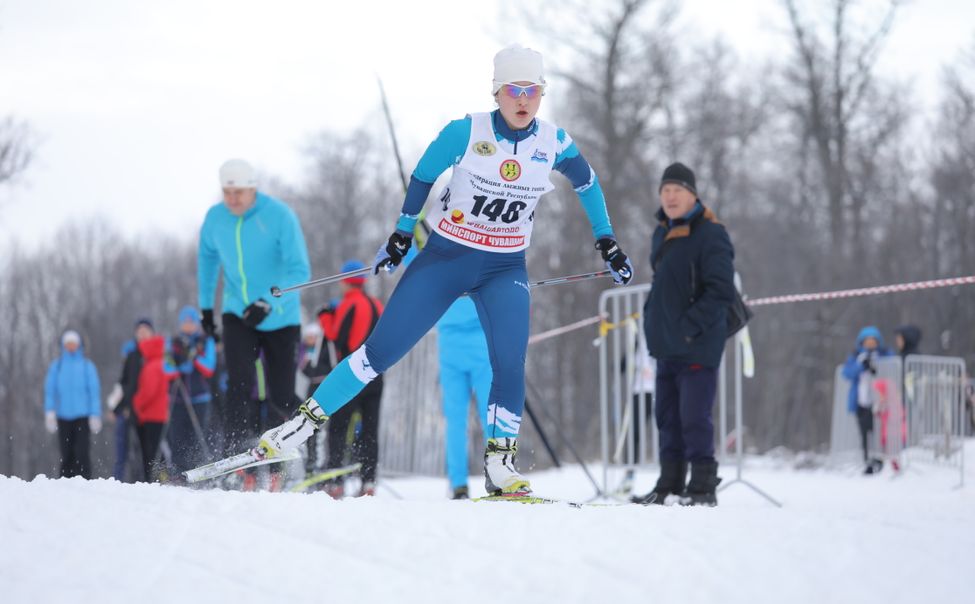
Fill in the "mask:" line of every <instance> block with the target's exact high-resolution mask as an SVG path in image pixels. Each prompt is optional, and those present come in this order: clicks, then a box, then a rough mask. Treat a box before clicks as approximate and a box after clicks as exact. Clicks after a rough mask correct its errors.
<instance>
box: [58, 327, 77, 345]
mask: <svg viewBox="0 0 975 604" xmlns="http://www.w3.org/2000/svg"><path fill="white" fill-rule="evenodd" d="M68 342H74V343H75V344H81V336H80V335H78V332H77V331H75V330H73V329H69V330H68V331H66V332H64V335H63V336H61V344H67V343H68Z"/></svg>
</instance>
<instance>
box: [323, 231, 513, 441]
mask: <svg viewBox="0 0 975 604" xmlns="http://www.w3.org/2000/svg"><path fill="white" fill-rule="evenodd" d="M465 293H467V294H469V295H470V297H471V299H472V300H473V301H474V305H475V306H476V307H477V315H478V317H479V318H480V320H481V326H482V327H483V328H484V335H485V336H486V337H487V343H488V352H489V354H490V358H491V370H492V372H493V374H494V377H493V379H492V381H491V394H490V396H489V399H488V418H487V436H488V438H503V437H517V436H518V431H519V429H520V428H521V414H522V411H523V410H524V407H525V351H526V350H527V348H528V330H529V307H530V305H531V295H530V293H529V289H528V270H527V269H526V267H525V253H524V251H521V252H512V253H508V254H505V253H498V252H485V251H481V250H475V249H473V248H469V247H466V246H463V245H460V244H456V243H453V242H450V241H447V240H446V239H444V238H443V237H440V236H438V235H431V237H430V239H429V241H427V244H426V246H425V247H424V248H423V251H421V252H420V254H419V255H418V256H417V257H416V260H414V261H413V262H412V264H410V265H409V266H408V267H407V268H406V273H405V274H404V275H403V278H402V279H400V282H399V283H398V284H397V286H396V289H395V290H393V294H392V296H390V298H389V302H388V303H387V304H386V310H385V311H384V312H383V314H382V316H381V317H380V318H379V322H378V323H377V324H376V328H375V329H374V330H373V332H372V334H371V335H370V336H369V338H368V339H366V342H365V344H363V346H362V348H360V349H359V350H357V351H355V352H353V353H352V354H351V355H349V356H348V357H346V358H345V359H343V360H342V362H341V363H339V364H338V366H337V367H336V368H335V370H333V371H332V372H331V373H329V374H328V375H327V376H326V377H325V379H324V380H323V381H322V383H321V385H320V386H319V387H318V389H317V390H315V393H314V394H313V395H312V398H314V399H315V400H316V401H318V404H319V405H321V407H322V409H323V410H324V411H325V413H326V414H328V415H331V414H332V413H334V412H335V411H337V410H338V409H340V408H341V407H342V406H343V405H345V404H346V403H347V402H349V401H350V400H351V399H352V397H354V396H355V395H356V394H358V392H359V391H360V390H362V388H364V387H365V385H366V384H367V383H369V381H371V380H372V379H374V378H375V377H376V375H378V374H380V373H383V372H384V371H386V370H387V369H389V368H390V367H392V366H393V365H395V364H396V362H397V361H399V360H400V359H401V358H403V356H404V355H405V354H406V353H407V352H409V351H410V349H411V348H413V346H415V345H416V343H417V342H419V341H420V338H422V337H423V335H424V334H426V333H427V332H428V331H429V330H430V329H431V328H432V327H433V326H434V324H435V323H436V322H437V320H438V319H439V318H440V316H441V315H443V313H444V311H446V310H447V308H448V307H449V306H450V305H451V304H452V303H453V301H454V300H456V299H457V298H459V297H460V296H462V295H464V294H465Z"/></svg>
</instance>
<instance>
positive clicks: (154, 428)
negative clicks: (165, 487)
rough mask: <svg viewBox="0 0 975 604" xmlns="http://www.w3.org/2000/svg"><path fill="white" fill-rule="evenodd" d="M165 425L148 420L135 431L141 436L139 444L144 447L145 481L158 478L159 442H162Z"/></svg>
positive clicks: (143, 468)
mask: <svg viewBox="0 0 975 604" xmlns="http://www.w3.org/2000/svg"><path fill="white" fill-rule="evenodd" d="M165 425H166V424H162V423H157V422H146V423H144V424H142V425H141V426H136V428H135V433H136V435H137V436H138V437H139V446H140V447H141V448H142V474H143V479H142V480H143V481H145V482H153V481H154V480H155V479H156V472H155V470H156V457H157V456H158V455H159V443H160V442H162V433H163V427H164V426H165Z"/></svg>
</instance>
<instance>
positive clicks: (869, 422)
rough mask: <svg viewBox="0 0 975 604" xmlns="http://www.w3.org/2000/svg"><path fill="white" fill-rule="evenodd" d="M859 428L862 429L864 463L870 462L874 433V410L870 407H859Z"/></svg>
mask: <svg viewBox="0 0 975 604" xmlns="http://www.w3.org/2000/svg"><path fill="white" fill-rule="evenodd" d="M857 427H858V428H860V444H861V445H862V446H863V461H870V433H871V432H873V410H872V409H871V408H870V407H863V406H861V405H857Z"/></svg>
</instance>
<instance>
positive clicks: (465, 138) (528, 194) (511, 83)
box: [258, 45, 633, 495]
mask: <svg viewBox="0 0 975 604" xmlns="http://www.w3.org/2000/svg"><path fill="white" fill-rule="evenodd" d="M545 86H546V83H545V78H544V76H543V69H542V55H541V54H540V53H538V52H536V51H534V50H531V49H528V48H523V47H521V46H518V45H514V46H509V47H507V48H504V49H503V50H501V51H500V52H498V54H497V55H495V57H494V81H493V89H492V93H493V95H494V100H495V102H496V103H497V105H498V109H496V110H495V111H493V112H491V113H475V114H471V115H468V116H466V117H465V118H463V119H459V120H454V121H452V122H450V123H449V124H447V126H446V127H445V128H444V129H443V130H442V131H441V132H440V135H439V136H438V137H437V139H436V140H435V141H433V143H431V144H430V146H429V147H427V150H426V152H425V153H424V154H423V157H422V158H421V159H420V162H419V164H418V165H417V167H416V170H414V172H413V175H412V178H411V179H410V185H409V187H408V190H407V192H406V199H405V201H404V202H403V209H402V213H401V214H400V217H399V221H398V222H397V223H396V230H395V232H394V233H393V234H392V235H391V236H390V237H389V240H388V242H387V243H386V245H384V246H382V247H381V248H380V249H379V252H378V253H377V255H376V259H375V262H374V265H373V267H374V272H375V273H377V274H378V272H379V270H380V269H383V270H385V271H387V272H393V270H395V269H396V267H397V266H399V264H400V262H402V260H403V257H404V256H406V253H407V251H408V250H409V249H410V246H411V244H412V239H413V237H412V234H413V228H414V226H415V225H416V222H417V220H418V218H419V215H420V212H421V210H422V209H423V205H424V203H425V201H426V199H427V196H428V194H429V192H430V189H431V188H432V187H433V183H434V182H435V181H436V180H437V177H438V176H440V174H441V173H443V171H444V170H446V169H447V168H450V167H453V175H452V177H451V179H450V182H449V184H448V185H447V187H446V188H445V189H444V191H443V193H442V194H441V196H440V202H439V203H438V204H437V207H436V208H435V209H434V211H433V212H431V215H430V216H429V217H428V219H427V220H428V224H429V225H430V226H431V228H432V231H433V232H432V234H431V236H430V239H429V241H428V242H427V244H426V246H425V247H424V248H423V250H422V251H421V252H420V254H419V256H417V258H416V260H415V261H413V263H412V264H410V265H409V266H408V267H407V269H406V273H405V274H404V275H403V278H402V279H401V280H400V282H399V284H397V286H396V289H395V290H394V291H393V293H392V295H391V296H390V299H389V302H388V304H387V306H386V311H385V313H383V315H382V317H381V318H380V320H379V323H378V324H377V325H376V328H375V330H374V331H373V332H372V335H370V336H369V338H368V339H367V340H366V341H365V343H364V344H363V345H362V346H361V347H359V348H358V349H357V350H355V351H354V352H353V353H352V354H351V355H349V356H348V357H347V358H346V359H344V360H343V361H342V362H341V363H340V364H339V365H338V366H336V368H335V370H333V371H332V372H331V373H330V374H329V375H328V377H326V378H325V380H324V381H323V382H322V384H321V386H319V387H318V389H317V390H316V391H315V393H314V394H313V395H312V397H311V398H310V399H308V400H307V401H306V402H305V404H304V405H302V406H301V408H300V410H299V412H298V413H297V414H296V415H295V416H294V417H293V418H291V419H290V420H288V421H287V422H285V423H284V424H282V425H281V426H278V427H276V428H273V429H271V430H268V431H267V432H265V433H264V435H263V436H262V437H261V441H260V443H259V445H258V454H259V455H263V456H265V457H273V456H276V455H279V454H280V453H281V452H282V451H286V450H289V449H291V448H294V447H297V446H298V445H300V444H301V443H302V442H304V441H305V439H307V438H308V437H309V436H311V434H312V433H314V431H315V430H316V429H317V428H318V427H320V426H321V425H322V424H324V422H325V421H326V420H327V419H328V416H330V415H332V414H333V413H335V412H336V411H337V410H338V409H339V408H341V407H342V406H343V405H345V404H346V403H347V402H348V401H349V400H350V399H352V398H353V397H354V396H355V395H356V394H357V393H358V392H359V391H360V390H362V389H363V388H364V387H365V386H366V385H367V384H368V383H369V382H371V381H372V380H373V379H375V378H376V377H377V376H378V375H379V374H381V373H383V372H384V371H386V370H387V369H389V368H390V367H392V366H393V365H394V364H395V363H396V362H397V361H398V360H399V359H400V358H402V357H403V355H405V354H406V353H407V352H408V351H409V350H410V349H411V348H412V347H413V346H414V345H415V344H416V343H417V342H418V341H419V340H420V338H421V337H423V335H424V334H425V333H426V332H427V331H428V330H430V328H432V327H433V325H434V324H435V323H436V322H437V320H438V319H439V318H440V316H441V315H442V314H443V313H444V311H446V310H447V308H448V307H449V306H450V305H451V303H453V302H454V300H456V299H457V298H458V297H460V296H463V295H464V294H468V295H470V297H471V299H472V300H473V301H474V304H475V306H476V307H477V314H478V316H479V317H480V320H481V324H482V326H483V327H484V333H485V335H486V337H487V342H488V348H489V351H490V359H491V368H492V370H493V373H494V377H493V380H492V382H491V392H490V396H489V400H488V417H487V431H488V434H487V436H488V443H487V446H486V451H485V453H484V473H485V486H486V488H487V492H488V493H489V494H492V495H497V494H506V495H508V494H511V495H517V494H522V493H530V492H531V487H530V484H529V482H528V480H526V479H525V477H524V476H522V475H521V474H519V473H518V471H517V470H516V469H515V466H514V456H515V453H516V451H517V444H516V441H517V438H518V431H519V428H520V426H521V414H522V410H523V409H524V405H525V352H526V349H527V347H528V331H529V325H528V323H529V303H530V295H529V288H528V272H527V269H526V267H525V249H526V248H527V247H528V245H529V243H530V239H531V233H532V227H533V226H534V225H535V220H534V219H535V206H536V204H537V203H538V200H539V198H540V197H541V196H542V195H543V194H544V193H547V192H549V191H551V190H552V189H553V188H554V186H553V185H552V183H551V182H550V181H549V173H550V172H551V171H552V170H553V169H555V170H558V171H559V172H561V173H562V174H563V175H565V176H566V177H567V178H568V179H569V181H570V182H571V183H572V186H573V187H574V189H575V191H576V193H577V194H578V195H579V199H580V201H581V203H582V206H583V208H584V209H585V212H586V215H587V217H588V219H589V222H590V224H591V226H592V232H593V235H594V237H595V239H596V249H597V250H599V251H600V252H601V254H602V257H603V260H604V261H605V262H606V265H607V267H608V268H609V269H610V271H611V272H612V276H613V279H614V281H615V282H616V283H617V284H625V283H627V282H629V280H630V278H631V277H632V274H633V269H632V265H631V264H630V261H629V260H628V259H627V257H626V255H625V254H624V253H623V252H622V250H621V249H620V247H619V245H618V244H617V243H616V238H615V236H614V235H613V228H612V225H611V224H610V221H609V216H608V215H607V212H606V201H605V199H604V197H603V192H602V189H601V187H600V186H599V181H598V180H597V178H596V175H595V173H594V172H593V170H592V168H590V166H589V163H588V162H587V161H586V160H585V159H584V158H583V157H582V155H581V154H580V153H579V150H578V148H577V147H576V145H575V143H574V142H573V141H572V139H571V138H570V137H569V135H568V134H566V133H565V131H564V130H562V129H561V128H558V127H556V126H555V125H553V124H550V123H548V122H545V121H542V120H539V119H536V118H535V114H536V113H537V112H538V108H539V105H540V104H541V101H542V95H543V94H544V93H545ZM540 217H541V216H540Z"/></svg>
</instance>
